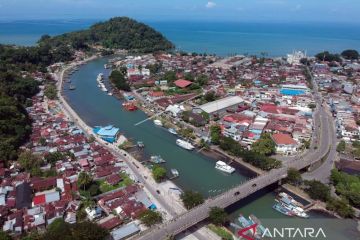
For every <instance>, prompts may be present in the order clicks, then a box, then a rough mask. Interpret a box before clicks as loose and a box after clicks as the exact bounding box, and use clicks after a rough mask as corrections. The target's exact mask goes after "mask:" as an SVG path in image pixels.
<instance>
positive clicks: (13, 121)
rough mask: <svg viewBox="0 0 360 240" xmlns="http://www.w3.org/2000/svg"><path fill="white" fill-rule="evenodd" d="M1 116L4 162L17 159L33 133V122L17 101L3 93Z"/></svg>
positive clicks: (0, 139)
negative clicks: (19, 150)
mask: <svg viewBox="0 0 360 240" xmlns="http://www.w3.org/2000/svg"><path fill="white" fill-rule="evenodd" d="M0 114H1V118H0V156H1V158H2V159H3V160H11V159H15V158H16V157H17V154H18V151H17V150H18V148H19V147H20V146H21V144H23V143H24V142H25V141H26V139H27V138H28V136H29V134H30V133H31V121H30V119H29V117H28V115H27V113H26V111H25V109H24V107H23V106H22V105H21V104H20V103H19V102H18V101H17V100H15V99H14V98H12V97H9V96H6V95H2V94H1V93H0Z"/></svg>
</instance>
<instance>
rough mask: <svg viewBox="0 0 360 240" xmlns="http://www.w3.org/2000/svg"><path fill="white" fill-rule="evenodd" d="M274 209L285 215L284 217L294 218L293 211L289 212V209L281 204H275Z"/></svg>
mask: <svg viewBox="0 0 360 240" xmlns="http://www.w3.org/2000/svg"><path fill="white" fill-rule="evenodd" d="M273 209H275V210H276V211H278V212H279V213H282V214H284V215H286V216H289V217H292V216H294V213H293V212H292V211H291V210H289V209H287V208H286V207H284V205H282V204H281V203H275V204H274V205H273Z"/></svg>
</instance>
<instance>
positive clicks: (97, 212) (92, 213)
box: [85, 207, 102, 221]
mask: <svg viewBox="0 0 360 240" xmlns="http://www.w3.org/2000/svg"><path fill="white" fill-rule="evenodd" d="M85 212H86V214H87V217H88V219H89V220H90V221H93V220H94V219H96V218H99V217H101V213H102V211H101V208H100V207H94V208H91V207H87V208H85Z"/></svg>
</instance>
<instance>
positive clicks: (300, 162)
mask: <svg viewBox="0 0 360 240" xmlns="http://www.w3.org/2000/svg"><path fill="white" fill-rule="evenodd" d="M318 117H319V119H318V121H319V122H320V125H318V126H317V127H316V128H315V129H316V131H317V134H320V133H321V137H320V142H319V145H318V148H317V149H316V150H311V151H309V152H308V153H307V154H306V155H303V156H301V157H298V158H294V159H290V160H288V161H286V162H285V163H284V164H283V167H282V168H280V169H273V170H271V171H269V172H267V173H266V174H263V175H261V176H258V177H256V178H254V179H251V180H250V181H248V182H246V183H244V184H242V185H239V186H237V187H235V188H233V189H231V190H229V191H227V192H225V193H223V194H221V195H219V196H217V197H215V198H211V199H208V200H206V201H205V203H204V204H202V205H200V206H197V207H196V208H193V209H192V210H190V211H188V212H186V213H184V214H181V215H179V216H177V217H176V218H174V219H172V220H171V221H168V222H166V223H164V224H162V225H159V226H158V227H156V228H152V229H149V230H147V231H144V232H141V233H140V234H139V235H137V236H136V237H135V238H136V239H141V240H159V239H164V238H166V236H169V235H176V234H178V233H180V232H182V231H184V230H186V229H188V228H189V227H191V226H193V225H195V224H197V223H198V222H201V221H203V220H204V219H206V218H207V217H208V212H209V210H210V208H211V207H215V206H217V207H221V208H225V207H227V206H229V205H231V204H233V203H235V202H237V201H239V200H241V199H243V198H245V197H247V196H249V195H250V194H252V193H254V192H256V191H258V190H260V189H262V188H264V187H266V186H269V185H271V184H273V183H276V182H278V181H279V180H281V179H282V178H285V177H286V175H287V170H288V168H290V167H292V168H296V169H303V168H305V167H307V166H309V165H311V164H313V163H315V162H317V161H318V160H320V159H321V158H322V157H323V156H325V155H326V153H327V152H328V150H329V145H330V144H331V139H330V135H329V133H330V129H331V126H330V124H329V123H330V122H329V121H328V118H327V117H326V112H325V110H324V109H323V108H321V107H320V108H319V116H318Z"/></svg>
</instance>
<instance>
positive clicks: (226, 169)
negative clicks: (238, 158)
mask: <svg viewBox="0 0 360 240" xmlns="http://www.w3.org/2000/svg"><path fill="white" fill-rule="evenodd" d="M215 168H216V169H218V170H220V171H223V172H226V173H230V174H231V173H233V172H235V168H233V167H231V166H230V165H227V164H226V163H225V162H223V161H217V162H216V165H215Z"/></svg>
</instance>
